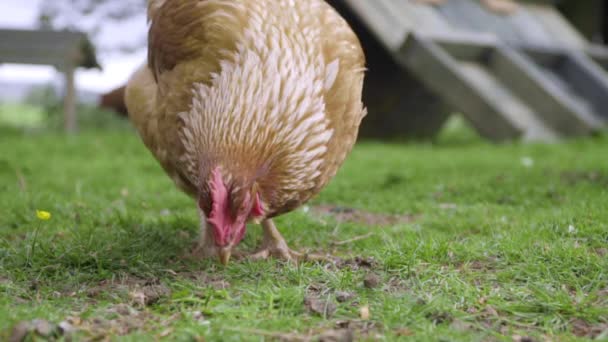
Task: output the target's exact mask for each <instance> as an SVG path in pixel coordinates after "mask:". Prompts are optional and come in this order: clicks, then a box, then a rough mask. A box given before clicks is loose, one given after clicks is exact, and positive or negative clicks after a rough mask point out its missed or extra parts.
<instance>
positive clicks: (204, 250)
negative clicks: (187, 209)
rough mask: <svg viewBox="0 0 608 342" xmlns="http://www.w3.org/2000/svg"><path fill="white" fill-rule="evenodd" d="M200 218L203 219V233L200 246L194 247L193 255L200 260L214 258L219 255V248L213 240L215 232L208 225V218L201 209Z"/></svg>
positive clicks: (199, 241) (201, 233) (199, 242)
mask: <svg viewBox="0 0 608 342" xmlns="http://www.w3.org/2000/svg"><path fill="white" fill-rule="evenodd" d="M199 216H200V217H201V232H200V237H199V240H198V244H197V245H196V247H194V250H193V251H192V254H193V255H194V256H196V257H199V258H212V257H215V256H217V255H218V250H217V246H216V245H215V243H214V240H213V232H212V231H211V229H209V228H210V227H209V226H208V225H207V218H206V217H205V213H204V212H203V211H202V210H200V209H199Z"/></svg>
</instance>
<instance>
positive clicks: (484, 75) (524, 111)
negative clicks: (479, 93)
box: [459, 61, 557, 140]
mask: <svg viewBox="0 0 608 342" xmlns="http://www.w3.org/2000/svg"><path fill="white" fill-rule="evenodd" d="M459 66H460V69H461V72H463V74H464V75H465V77H466V78H467V79H468V80H469V81H470V82H471V83H473V84H476V85H477V88H478V89H485V91H486V92H489V93H491V94H492V96H491V101H493V102H495V105H496V107H498V108H500V110H501V111H502V112H503V113H509V114H508V115H510V116H511V117H512V120H513V121H516V122H522V123H527V124H526V125H525V131H524V134H523V135H522V138H523V139H524V140H552V139H554V138H555V137H556V136H557V135H556V134H555V133H554V132H553V130H551V129H550V128H548V127H546V126H545V125H543V124H542V122H540V121H539V120H538V119H537V118H536V116H535V113H534V111H533V110H532V108H530V106H529V105H528V103H525V102H524V101H522V100H521V99H520V98H519V97H517V96H515V94H514V93H513V92H512V91H511V89H509V88H508V87H507V86H505V84H504V80H502V79H499V78H497V77H495V76H494V75H493V74H492V73H490V72H488V70H487V69H486V68H485V67H484V66H483V65H481V64H478V63H474V62H472V61H466V62H461V63H459ZM488 120H490V118H488Z"/></svg>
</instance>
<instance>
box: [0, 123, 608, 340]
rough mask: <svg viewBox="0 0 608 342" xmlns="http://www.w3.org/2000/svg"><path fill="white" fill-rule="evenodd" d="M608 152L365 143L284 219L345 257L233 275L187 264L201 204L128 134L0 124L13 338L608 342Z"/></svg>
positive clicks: (293, 239) (318, 245)
mask: <svg viewBox="0 0 608 342" xmlns="http://www.w3.org/2000/svg"><path fill="white" fill-rule="evenodd" d="M606 151H608V137H607V136H600V137H593V138H585V139H580V140H572V141H568V142H563V143H558V144H551V145H549V144H505V145H500V146H497V145H492V144H490V143H487V142H484V141H483V140H481V139H479V138H477V137H475V136H474V134H472V133H471V132H470V131H468V130H467V129H465V128H462V127H456V128H454V129H452V130H450V131H449V132H446V133H445V134H443V135H442V137H441V138H440V139H439V140H438V141H437V142H436V143H433V144H431V143H426V144H422V143H418V144H414V143H408V144H406V143H380V142H370V141H365V142H361V143H360V144H359V145H358V146H357V147H356V148H355V150H354V152H353V153H352V155H351V156H350V157H349V159H348V161H347V162H346V164H345V165H344V167H343V169H342V170H341V171H340V172H339V174H338V175H337V177H336V178H335V180H334V181H333V182H332V183H331V184H330V186H328V187H327V188H326V189H325V190H324V191H323V192H322V193H321V195H320V196H318V197H317V198H315V199H314V200H313V201H312V202H310V203H308V205H307V206H305V207H303V208H301V209H299V210H297V211H295V212H292V213H290V214H288V215H285V216H282V217H280V218H279V219H278V220H277V225H278V227H279V229H280V230H281V231H282V232H283V234H284V236H285V237H286V239H287V241H288V242H289V243H290V244H291V247H293V248H295V249H299V250H311V251H317V252H328V253H332V254H333V255H334V256H336V257H337V258H336V260H335V262H331V263H330V262H328V263H312V262H311V263H301V264H299V265H296V264H290V263H283V262H280V261H276V260H269V261H256V262H252V261H247V260H234V261H233V262H231V263H230V264H229V265H228V266H226V267H224V266H221V265H219V264H218V263H217V262H216V261H215V260H210V261H201V260H195V259H192V258H190V257H188V251H189V250H190V249H191V247H192V246H193V243H194V241H195V240H196V237H197V233H198V231H197V228H198V221H197V220H198V218H197V214H196V210H195V205H194V203H193V202H192V201H191V200H190V199H189V198H188V197H186V196H185V195H184V194H182V193H180V192H179V191H177V190H176V189H175V188H174V186H173V185H172V183H171V181H170V180H169V178H168V177H166V176H165V175H164V173H163V172H162V170H161V169H160V167H159V166H158V165H157V163H156V162H155V161H154V160H153V158H152V157H151V155H150V154H149V153H148V152H147V151H146V150H145V148H144V147H143V145H142V144H141V143H140V142H139V140H138V138H137V136H136V135H135V134H134V133H133V132H132V131H131V130H130V129H129V128H128V127H127V126H126V125H120V124H119V125H114V126H113V125H109V126H108V127H105V128H103V129H98V130H96V131H95V130H89V129H85V130H84V131H83V132H82V133H80V134H78V135H75V136H65V135H63V134H61V133H58V132H55V131H44V130H42V131H41V130H35V129H34V130H32V129H28V130H27V132H23V131H22V130H19V129H8V128H0V340H6V339H7V338H9V337H11V336H12V337H14V338H17V337H20V336H19V335H20V334H25V333H26V332H28V330H33V331H34V332H30V337H32V336H34V335H38V336H45V337H46V338H66V339H68V338H72V339H75V340H81V339H104V338H106V337H112V338H114V337H116V336H122V338H121V339H124V340H133V341H135V340H141V339H142V337H146V338H148V339H162V338H166V339H171V340H185V341H189V340H203V339H200V337H203V338H204V340H220V339H221V340H223V341H241V340H244V341H260V340H269V339H277V340H280V339H284V340H309V339H312V340H319V339H321V340H327V341H332V340H336V341H347V340H349V338H353V337H354V338H355V339H357V340H359V339H363V340H395V339H404V340H417V341H424V340H430V341H439V340H442V341H493V340H497V341H501V340H505V341H511V340H516V341H532V340H534V341H545V340H550V341H570V340H577V339H580V340H585V339H588V338H597V339H608V210H607V209H608V162H607V159H606V153H607V152H606ZM37 209H41V210H46V211H48V212H50V213H51V215H52V217H51V219H50V220H47V221H43V220H40V219H38V218H37V216H36V210H37ZM260 238H261V232H260V229H259V228H258V227H256V226H250V227H249V230H248V234H247V237H246V238H245V240H244V242H243V244H242V245H241V247H242V248H243V249H244V250H247V251H253V250H254V249H255V247H256V244H257V242H259V240H260Z"/></svg>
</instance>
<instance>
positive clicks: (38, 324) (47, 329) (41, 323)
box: [32, 319, 55, 337]
mask: <svg viewBox="0 0 608 342" xmlns="http://www.w3.org/2000/svg"><path fill="white" fill-rule="evenodd" d="M32 326H33V328H34V330H35V331H36V333H37V334H38V335H40V336H42V337H48V336H50V335H51V334H52V333H53V331H54V330H55V327H53V325H52V324H51V323H49V322H48V321H45V320H43V319H35V320H33V321H32Z"/></svg>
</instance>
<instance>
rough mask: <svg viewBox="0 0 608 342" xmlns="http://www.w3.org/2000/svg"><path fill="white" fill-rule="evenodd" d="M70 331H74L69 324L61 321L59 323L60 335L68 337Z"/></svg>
mask: <svg viewBox="0 0 608 342" xmlns="http://www.w3.org/2000/svg"><path fill="white" fill-rule="evenodd" d="M72 331H74V326H73V325H72V324H70V322H67V321H63V322H60V323H59V332H61V334H62V335H68V334H70V333H71V332H72Z"/></svg>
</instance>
